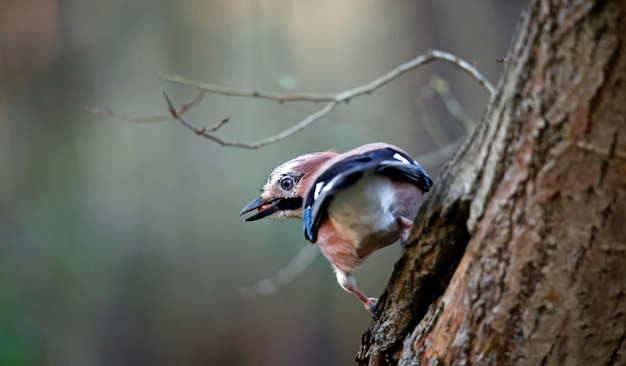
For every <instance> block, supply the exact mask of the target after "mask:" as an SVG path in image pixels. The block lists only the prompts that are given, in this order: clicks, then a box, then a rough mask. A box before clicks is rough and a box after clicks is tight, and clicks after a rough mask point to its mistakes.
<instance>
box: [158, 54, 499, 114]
mask: <svg viewBox="0 0 626 366" xmlns="http://www.w3.org/2000/svg"><path fill="white" fill-rule="evenodd" d="M433 60H443V61H446V62H449V63H451V64H452V65H454V66H456V67H457V68H459V69H461V70H463V71H465V72H467V73H468V74H469V75H470V76H472V77H473V78H474V79H476V81H478V83H479V84H480V85H481V86H482V87H483V88H485V90H487V91H488V92H489V94H490V95H493V94H494V93H495V88H494V87H493V85H491V83H490V82H489V80H487V78H485V77H484V76H483V75H482V74H481V73H480V72H479V71H478V70H477V69H476V68H475V67H474V66H472V65H471V64H470V63H469V62H467V61H465V60H463V59H462V58H460V57H458V56H455V55H453V54H451V53H448V52H444V51H439V50H429V51H428V52H426V53H425V54H423V55H420V56H417V57H416V58H414V59H413V60H411V61H409V62H406V63H404V64H402V65H400V66H398V67H396V68H395V69H393V70H391V71H389V72H388V73H386V74H385V75H383V76H381V77H379V78H377V79H375V80H373V81H371V82H369V83H367V84H365V85H361V86H359V87H356V88H353V89H349V90H346V91H344V92H341V93H337V94H331V93H277V92H271V91H263V90H243V89H233V88H226V87H223V86H219V85H214V84H209V83H203V82H199V81H195V80H191V79H187V78H185V77H183V76H178V75H172V74H167V73H164V74H162V75H161V80H163V81H169V82H173V83H178V84H184V85H187V86H191V87H194V88H197V89H199V90H204V91H206V92H209V93H214V94H222V95H227V96H236V97H246V98H260V99H269V100H274V101H277V102H280V103H284V102H295V101H309V102H330V101H336V102H348V101H350V99H353V98H355V97H358V96H361V95H364V94H370V93H372V92H373V91H375V90H376V89H378V88H380V87H381V86H383V85H386V84H388V83H390V82H391V81H392V80H394V79H395V78H397V77H398V76H400V75H402V74H404V73H407V72H409V71H411V70H413V69H415V68H417V67H420V66H422V65H424V64H427V63H429V62H431V61H433Z"/></svg>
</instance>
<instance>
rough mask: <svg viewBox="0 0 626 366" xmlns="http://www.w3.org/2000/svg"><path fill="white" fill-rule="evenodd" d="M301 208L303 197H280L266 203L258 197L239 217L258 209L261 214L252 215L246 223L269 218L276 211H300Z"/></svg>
mask: <svg viewBox="0 0 626 366" xmlns="http://www.w3.org/2000/svg"><path fill="white" fill-rule="evenodd" d="M300 208H302V197H289V198H287V197H279V198H274V199H270V200H267V201H265V202H264V201H263V200H262V199H261V197H257V198H255V199H254V201H252V202H250V203H248V204H247V205H246V207H244V208H243V210H241V212H240V213H239V216H241V215H243V214H245V213H248V212H250V211H253V210H257V209H258V210H259V212H257V213H256V215H252V216H250V217H248V218H247V219H246V221H255V220H258V219H262V218H264V217H266V216H269V215H271V214H273V213H274V212H276V211H289V210H298V209H300Z"/></svg>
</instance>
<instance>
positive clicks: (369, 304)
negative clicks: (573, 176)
mask: <svg viewBox="0 0 626 366" xmlns="http://www.w3.org/2000/svg"><path fill="white" fill-rule="evenodd" d="M335 273H336V274H337V282H339V285H341V287H343V289H344V290H346V291H348V292H352V293H353V294H355V295H356V296H357V297H358V298H359V300H361V302H362V303H363V305H364V306H365V309H367V311H369V312H370V313H372V314H374V310H375V309H376V304H378V299H377V298H375V297H367V296H365V295H364V294H363V293H362V292H361V290H359V289H358V288H357V287H356V280H355V279H354V276H352V274H351V273H347V272H344V271H342V270H340V269H338V268H335Z"/></svg>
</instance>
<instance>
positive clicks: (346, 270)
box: [240, 143, 432, 312]
mask: <svg viewBox="0 0 626 366" xmlns="http://www.w3.org/2000/svg"><path fill="white" fill-rule="evenodd" d="M431 185H432V180H431V179H430V177H429V176H428V174H427V173H426V172H425V171H424V169H422V167H421V166H420V165H419V164H418V163H417V162H416V161H415V160H413V158H411V157H410V156H409V155H408V154H407V153H406V152H404V151H403V150H401V149H400V148H398V147H395V146H393V145H389V144H385V143H372V144H367V145H363V146H360V147H357V148H355V149H353V150H350V151H348V152H345V153H343V154H338V153H336V152H332V151H324V152H316V153H310V154H305V155H301V156H298V157H297V158H295V159H292V160H289V161H288V162H286V163H284V164H282V165H280V166H279V167H277V168H276V169H274V171H272V173H271V174H270V176H269V178H268V179H267V182H266V183H265V185H264V186H263V188H262V189H261V195H260V196H259V197H258V198H256V199H255V200H253V201H252V202H250V203H249V204H248V205H247V206H246V207H244V208H243V210H241V213H240V215H243V214H245V213H247V212H250V211H253V210H255V209H256V210H258V212H257V213H256V214H255V215H253V216H251V217H248V218H247V219H246V221H254V220H258V219H261V218H264V217H267V216H271V217H282V218H302V220H303V225H304V236H305V238H306V239H307V240H309V241H310V242H311V243H316V242H317V243H318V244H319V247H320V250H321V251H322V253H323V254H324V256H325V257H326V258H327V259H328V261H329V262H330V264H331V265H332V267H333V269H334V270H335V273H336V275H337V282H339V284H340V285H341V287H343V288H344V289H345V290H346V291H349V292H352V293H354V294H355V295H356V296H357V297H358V298H359V300H361V302H363V304H364V305H365V308H366V309H367V310H368V311H370V312H373V311H374V309H375V308H376V303H377V301H378V300H377V299H376V298H371V297H370V298H368V297H367V296H365V295H364V294H363V293H362V292H361V291H360V290H359V289H358V288H357V286H356V281H355V279H354V277H353V275H352V273H353V272H354V270H355V269H356V268H357V267H358V266H359V265H360V264H361V263H363V261H364V260H365V258H367V257H368V256H369V255H370V254H372V253H373V252H374V251H376V250H377V249H380V248H383V247H386V246H388V245H391V244H393V243H394V242H395V241H397V240H398V239H401V243H402V246H404V244H405V242H406V240H407V239H408V238H409V234H410V232H411V228H412V226H413V221H414V219H415V216H416V215H417V211H418V209H419V207H420V205H421V202H422V194H423V193H424V192H428V191H429V190H430V187H431Z"/></svg>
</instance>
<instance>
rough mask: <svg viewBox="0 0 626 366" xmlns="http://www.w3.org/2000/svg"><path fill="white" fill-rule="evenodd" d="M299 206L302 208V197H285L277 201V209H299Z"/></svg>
mask: <svg viewBox="0 0 626 366" xmlns="http://www.w3.org/2000/svg"><path fill="white" fill-rule="evenodd" d="M299 208H302V197H295V198H283V199H281V200H280V201H278V202H277V203H276V209H277V211H280V210H297V209H299Z"/></svg>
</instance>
